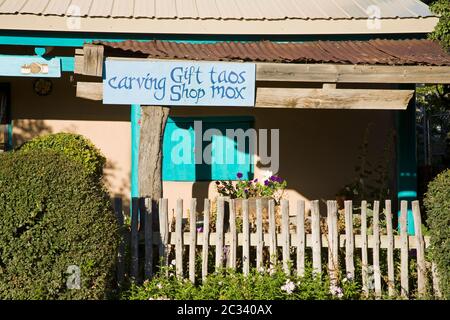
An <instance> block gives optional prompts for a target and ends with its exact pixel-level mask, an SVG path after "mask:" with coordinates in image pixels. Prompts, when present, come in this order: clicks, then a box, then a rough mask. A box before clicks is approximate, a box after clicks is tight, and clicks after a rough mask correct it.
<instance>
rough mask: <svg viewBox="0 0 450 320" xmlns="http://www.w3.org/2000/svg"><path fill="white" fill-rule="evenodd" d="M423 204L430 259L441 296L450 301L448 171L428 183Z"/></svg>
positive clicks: (449, 197)
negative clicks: (427, 227)
mask: <svg viewBox="0 0 450 320" xmlns="http://www.w3.org/2000/svg"><path fill="white" fill-rule="evenodd" d="M424 202H425V207H426V209H427V215H428V219H427V223H428V226H429V231H430V236H431V258H432V260H433V261H434V262H435V263H436V266H437V269H438V272H439V278H440V288H441V291H442V294H443V296H444V298H446V299H450V228H449V226H450V170H446V171H444V172H442V173H440V174H439V175H438V176H437V177H436V178H435V179H434V180H433V181H431V182H430V184H429V185H428V191H427V193H426V197H425V201H424Z"/></svg>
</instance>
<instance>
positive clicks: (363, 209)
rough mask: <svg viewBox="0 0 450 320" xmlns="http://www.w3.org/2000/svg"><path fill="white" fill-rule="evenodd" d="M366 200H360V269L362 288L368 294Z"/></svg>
mask: <svg viewBox="0 0 450 320" xmlns="http://www.w3.org/2000/svg"><path fill="white" fill-rule="evenodd" d="M367 247H368V246H367V201H366V200H363V201H361V264H362V265H361V271H362V290H363V292H364V293H365V294H366V295H368V294H369V286H368V277H369V270H368V268H369V259H368V252H367Z"/></svg>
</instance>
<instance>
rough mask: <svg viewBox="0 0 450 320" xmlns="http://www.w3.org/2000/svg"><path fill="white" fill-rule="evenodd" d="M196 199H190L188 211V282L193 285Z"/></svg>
mask: <svg viewBox="0 0 450 320" xmlns="http://www.w3.org/2000/svg"><path fill="white" fill-rule="evenodd" d="M196 212H197V199H195V198H194V199H191V206H190V210H189V230H190V239H189V280H190V281H191V282H192V283H195V249H196V248H197V246H196V244H197V218H196Z"/></svg>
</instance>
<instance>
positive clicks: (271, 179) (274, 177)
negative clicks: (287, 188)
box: [269, 176, 277, 181]
mask: <svg viewBox="0 0 450 320" xmlns="http://www.w3.org/2000/svg"><path fill="white" fill-rule="evenodd" d="M269 179H270V181H277V177H276V176H270V178H269Z"/></svg>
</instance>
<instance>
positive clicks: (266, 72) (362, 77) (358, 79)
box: [256, 63, 450, 84]
mask: <svg viewBox="0 0 450 320" xmlns="http://www.w3.org/2000/svg"><path fill="white" fill-rule="evenodd" d="M256 80H259V81H297V82H329V83H336V82H337V83H342V82H344V83H443V84H444V83H450V66H385V65H344V64H293V63H258V64H257V68H256Z"/></svg>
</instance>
